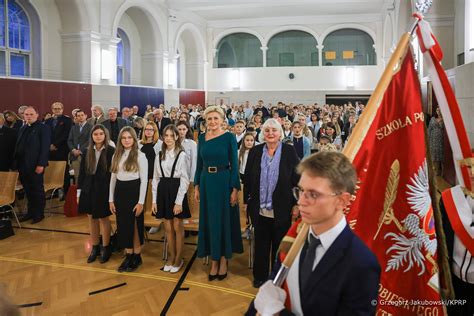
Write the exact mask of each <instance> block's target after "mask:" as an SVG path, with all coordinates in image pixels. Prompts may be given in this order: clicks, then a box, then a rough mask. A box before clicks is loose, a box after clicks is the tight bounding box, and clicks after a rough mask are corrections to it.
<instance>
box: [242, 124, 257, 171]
mask: <svg viewBox="0 0 474 316" xmlns="http://www.w3.org/2000/svg"><path fill="white" fill-rule="evenodd" d="M247 137H252V138H253V145H254V146H255V141H256V139H255V136H254V135H253V134H252V133H249V132H247V133H245V134H244V137H242V144H240V149H239V165H240V164H241V163H242V160H243V158H244V154H245V151H246V150H247V148H245V139H246V138H247Z"/></svg>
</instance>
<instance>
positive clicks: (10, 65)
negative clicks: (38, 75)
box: [0, 0, 31, 77]
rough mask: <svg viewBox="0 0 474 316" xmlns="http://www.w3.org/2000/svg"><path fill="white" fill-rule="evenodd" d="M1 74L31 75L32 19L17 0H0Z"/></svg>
mask: <svg viewBox="0 0 474 316" xmlns="http://www.w3.org/2000/svg"><path fill="white" fill-rule="evenodd" d="M0 28H1V30H0V75H11V76H22V77H29V76H30V69H31V64H30V60H31V44H30V41H31V37H30V21H29V19H28V16H27V15H26V13H25V11H24V10H23V8H22V7H21V6H20V5H19V4H18V3H17V2H16V1H15V0H0Z"/></svg>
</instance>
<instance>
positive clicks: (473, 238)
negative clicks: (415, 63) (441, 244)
mask: <svg viewBox="0 0 474 316" xmlns="http://www.w3.org/2000/svg"><path fill="white" fill-rule="evenodd" d="M418 18H421V17H419V16H418ZM417 35H418V40H419V43H420V47H421V50H422V52H423V57H424V60H425V62H426V65H427V69H428V74H429V76H430V79H431V81H432V83H433V90H434V93H435V95H436V98H437V99H438V103H439V107H440V110H441V114H442V115H443V120H444V124H445V126H446V133H447V135H448V139H449V143H450V145H451V149H452V151H453V160H454V167H455V170H456V179H457V182H458V185H457V186H455V187H453V188H450V189H447V190H445V191H444V192H443V194H442V197H443V202H444V206H445V208H446V213H447V215H448V218H449V222H450V224H451V227H452V228H453V230H454V232H455V236H454V246H453V247H454V248H455V249H466V250H467V251H468V252H469V254H467V253H465V254H463V256H457V255H456V252H454V253H453V254H452V259H453V261H454V265H455V266H456V267H463V272H462V273H460V272H459V269H453V270H452V271H453V273H454V274H455V275H456V276H457V277H458V278H459V279H461V280H463V281H466V279H467V277H466V275H467V273H468V272H467V268H468V267H469V265H464V266H463V264H462V263H463V261H464V260H466V256H470V257H471V258H472V257H473V256H474V227H472V225H471V224H472V210H471V207H470V206H469V205H468V204H467V201H466V199H465V196H464V192H463V190H462V188H466V189H468V190H469V191H471V192H472V191H473V189H474V188H472V184H471V181H470V177H469V171H468V169H467V166H466V164H463V165H461V164H460V163H459V161H461V160H464V159H466V158H469V157H472V152H471V146H470V144H469V138H468V136H467V133H466V128H465V126H464V122H463V119H462V115H461V111H460V109H459V105H458V103H457V101H456V98H455V96H454V92H453V90H452V89H451V85H450V84H449V81H448V78H447V76H446V73H445V72H444V69H443V67H442V66H441V60H442V59H443V52H442V50H441V47H440V46H439V44H438V41H437V40H436V38H435V37H434V35H433V33H432V31H431V27H430V25H429V24H428V22H426V21H425V20H421V21H420V22H419V23H418V28H417ZM467 260H469V258H468V257H467Z"/></svg>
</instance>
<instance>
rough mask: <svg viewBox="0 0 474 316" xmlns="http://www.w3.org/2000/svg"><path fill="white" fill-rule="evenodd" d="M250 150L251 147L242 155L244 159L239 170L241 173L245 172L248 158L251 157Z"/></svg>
mask: <svg viewBox="0 0 474 316" xmlns="http://www.w3.org/2000/svg"><path fill="white" fill-rule="evenodd" d="M249 151H250V149H246V150H245V151H244V155H243V157H242V161H241V162H240V167H239V172H240V173H241V174H244V173H245V166H247V159H248V158H249Z"/></svg>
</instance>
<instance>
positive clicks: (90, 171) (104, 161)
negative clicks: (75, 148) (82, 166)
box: [85, 124, 110, 174]
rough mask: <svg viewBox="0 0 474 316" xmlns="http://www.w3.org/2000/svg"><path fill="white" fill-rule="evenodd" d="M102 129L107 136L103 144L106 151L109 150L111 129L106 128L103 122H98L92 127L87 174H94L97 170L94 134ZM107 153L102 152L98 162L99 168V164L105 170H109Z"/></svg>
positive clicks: (88, 147)
mask: <svg viewBox="0 0 474 316" xmlns="http://www.w3.org/2000/svg"><path fill="white" fill-rule="evenodd" d="M98 129H100V130H102V131H103V132H104V135H105V138H104V143H103V144H102V146H104V151H106V150H107V146H109V141H110V136H109V131H108V130H107V129H106V128H105V126H104V125H102V124H97V125H94V127H92V129H91V132H90V135H89V146H87V155H86V157H85V158H86V173H87V174H94V172H95V171H96V170H94V169H95V165H96V164H95V163H96V161H95V150H94V146H95V143H94V138H93V137H92V134H93V133H94V131H96V130H98ZM106 157H107V155H103V154H101V155H100V157H99V162H98V163H97V168H99V166H101V167H102V169H103V170H107V158H106Z"/></svg>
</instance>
